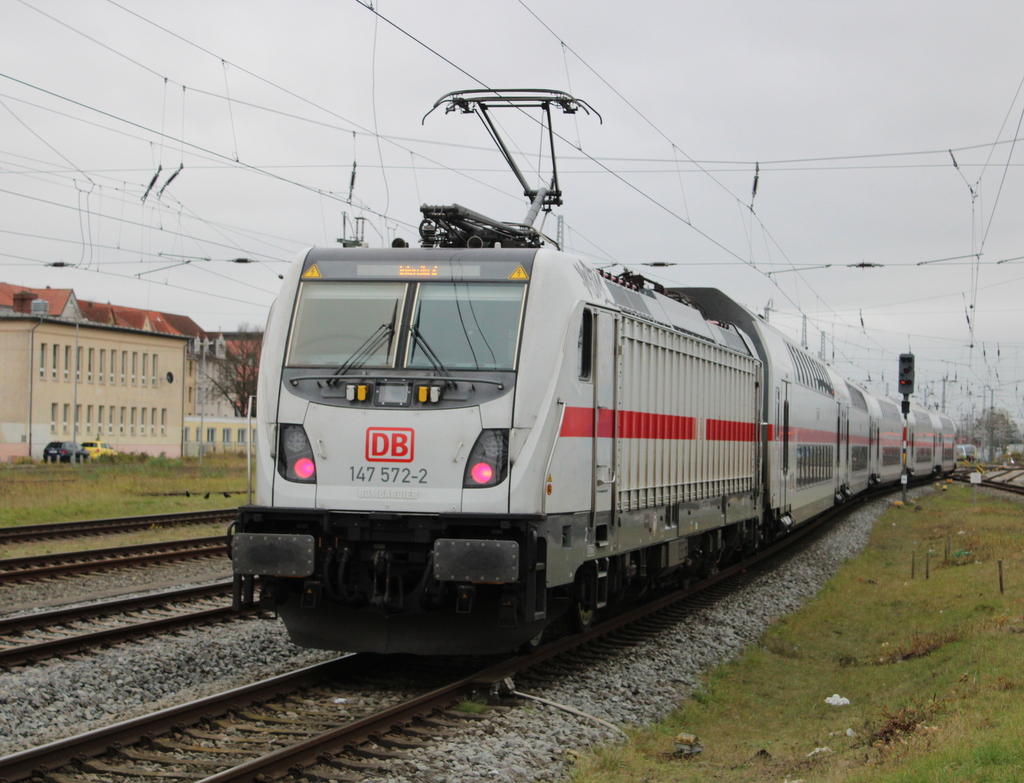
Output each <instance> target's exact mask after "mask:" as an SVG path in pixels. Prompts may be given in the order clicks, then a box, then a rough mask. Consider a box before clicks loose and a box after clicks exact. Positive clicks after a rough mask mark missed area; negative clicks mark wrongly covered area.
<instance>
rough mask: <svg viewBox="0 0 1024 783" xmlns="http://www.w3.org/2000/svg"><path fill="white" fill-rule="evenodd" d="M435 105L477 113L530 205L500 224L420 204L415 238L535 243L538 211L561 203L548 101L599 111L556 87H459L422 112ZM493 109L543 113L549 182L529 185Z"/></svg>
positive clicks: (426, 243) (458, 209)
mask: <svg viewBox="0 0 1024 783" xmlns="http://www.w3.org/2000/svg"><path fill="white" fill-rule="evenodd" d="M441 104H446V106H445V114H448V113H450V112H453V111H459V112H462V113H463V114H476V115H477V116H478V117H480V120H481V122H483V124H484V127H485V128H486V129H487V132H488V133H489V134H490V136H491V139H493V140H494V143H495V144H497V145H498V150H499V151H500V152H501V154H502V157H504V158H505V162H506V163H508V165H509V167H510V168H511V169H512V172H513V173H514V174H515V175H516V178H517V179H518V180H519V184H520V185H522V186H523V195H524V196H526V198H527V199H529V201H530V208H529V210H528V211H527V213H526V218H525V219H524V220H523V222H522V223H503V222H501V221H498V220H494V219H492V218H489V217H487V216H486V215H481V214H480V213H478V212H473V211H472V210H470V209H466V208H465V207H462V206H459V205H458V204H452V205H451V206H430V205H427V204H424V205H423V206H422V207H420V211H421V212H422V213H423V221H422V222H421V223H420V241H421V243H422V245H423V247H484V246H493V245H500V246H501V247H540V246H541V244H543V239H544V237H543V236H542V234H541V233H540V232H539V231H538V230H537V229H535V228H534V227H533V223H534V221H535V220H536V219H537V215H538V214H539V213H540V211H541V210H544V211H545V212H549V211H550V210H551V207H553V206H561V204H562V191H561V189H560V188H559V186H558V165H557V163H556V162H555V134H554V130H553V129H552V126H551V106H552V104H554V105H555V106H557V107H558V108H560V109H561V110H562V112H563V113H565V114H575V113H576V112H578V111H579V110H580V109H582V110H583V111H584V112H585V113H587V114H591V113H593V114H596V115H597V118H598V120H601V115H600V114H597V112H596V111H595V110H594V109H593V108H592V107H591V106H590V105H588V104H587V103H585V102H584V101H581V100H579V99H578V98H574V97H573V96H571V95H569V94H568V93H566V92H561V91H560V90H539V89H523V90H459V91H457V92H450V93H448V94H446V95H443V96H441V97H440V98H438V100H437V101H436V102H435V103H434V105H433V106H432V107H431V109H430V111H428V112H427V113H426V114H425V115H423V120H424V121H426V119H427V117H428V116H430V113H431V112H433V111H434V109H436V108H437V107H438V106H440V105H441ZM495 108H515V109H519V110H520V111H522V110H523V109H531V108H539V109H541V111H542V112H543V113H544V117H543V119H542V121H541V122H542V124H543V123H546V124H547V130H548V146H549V151H550V154H551V181H550V183H549V185H548V186H547V187H539V188H531V187H530V185H529V183H527V181H526V177H524V176H523V172H522V171H521V170H520V168H519V166H518V165H517V164H516V162H515V159H514V158H513V157H512V153H511V151H510V150H509V148H508V146H506V144H505V141H504V139H502V137H501V134H500V133H498V128H497V126H496V125H495V123H494V120H493V118H492V117H491V114H490V112H491V110H492V109H495Z"/></svg>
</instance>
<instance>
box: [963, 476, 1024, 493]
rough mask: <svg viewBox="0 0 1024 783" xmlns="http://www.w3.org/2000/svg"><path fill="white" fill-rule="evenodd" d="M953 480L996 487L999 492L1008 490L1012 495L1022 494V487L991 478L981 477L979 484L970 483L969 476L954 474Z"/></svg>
mask: <svg viewBox="0 0 1024 783" xmlns="http://www.w3.org/2000/svg"><path fill="white" fill-rule="evenodd" d="M955 480H956V481H958V482H959V483H961V484H969V485H970V486H975V487H978V486H981V487H988V488H989V489H998V490H999V491H1001V492H1009V493H1011V494H1013V495H1024V487H1022V486H1020V485H1017V484H1007V483H1006V482H1003V481H993V480H992V479H982V480H981V484H971V481H970V479H969V478H962V477H960V476H956V477H955Z"/></svg>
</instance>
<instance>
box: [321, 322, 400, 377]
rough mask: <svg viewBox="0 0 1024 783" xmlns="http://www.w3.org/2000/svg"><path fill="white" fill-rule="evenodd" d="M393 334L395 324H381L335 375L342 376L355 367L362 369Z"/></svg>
mask: <svg viewBox="0 0 1024 783" xmlns="http://www.w3.org/2000/svg"><path fill="white" fill-rule="evenodd" d="M394 333H395V322H394V321H392V322H391V323H389V324H381V325H380V326H378V327H377V330H376V331H375V332H374V333H373V334H371V335H370V336H369V337H367V338H366V340H365V341H364V342H363V344H362V345H360V346H359V347H358V348H357V349H356V350H355V351H354V352H353V354H352V355H351V356H350V357H349V358H348V360H347V361H346V362H345V363H344V364H342V365H341V366H340V367H339V368H338V369H337V370H335V372H334V374H335V375H344V374H345V373H347V372H348V371H349V370H354V369H356V368H357V367H362V366H363V365H364V364H366V362H367V360H368V359H369V358H370V357H371V356H373V354H375V353H376V352H377V349H378V348H380V346H381V345H383V344H384V343H385V342H386V341H387V340H390V339H391V336H392V335H393V334H394Z"/></svg>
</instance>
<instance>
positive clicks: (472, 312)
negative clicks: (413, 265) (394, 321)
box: [406, 283, 526, 370]
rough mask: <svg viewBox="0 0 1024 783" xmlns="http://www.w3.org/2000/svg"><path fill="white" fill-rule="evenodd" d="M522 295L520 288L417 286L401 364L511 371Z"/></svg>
mask: <svg viewBox="0 0 1024 783" xmlns="http://www.w3.org/2000/svg"><path fill="white" fill-rule="evenodd" d="M525 291H526V286H524V285H521V284H508V283H421V284H420V286H419V294H418V296H417V298H416V308H415V311H414V312H413V315H412V324H411V325H410V327H409V351H408V357H409V358H408V360H407V365H406V366H408V367H410V368H417V369H423V368H429V367H434V366H435V365H438V364H439V365H441V366H443V367H445V368H446V369H448V370H514V369H515V363H516V346H517V345H518V343H519V322H520V316H521V314H522V310H523V294H524V292H525Z"/></svg>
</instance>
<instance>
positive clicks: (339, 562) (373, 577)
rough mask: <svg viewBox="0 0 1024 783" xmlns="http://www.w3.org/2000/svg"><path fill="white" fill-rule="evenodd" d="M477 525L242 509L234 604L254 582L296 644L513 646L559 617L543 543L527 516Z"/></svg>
mask: <svg viewBox="0 0 1024 783" xmlns="http://www.w3.org/2000/svg"><path fill="white" fill-rule="evenodd" d="M481 521H482V520H473V519H471V518H465V517H446V518H441V517H434V516H429V515H426V516H418V517H411V516H410V517H406V516H403V515H390V516H389V517H388V518H386V519H375V518H371V517H369V516H362V515H358V516H357V515H338V514H334V513H330V512H327V513H323V512H320V513H318V512H310V511H309V510H302V511H300V510H297V509H296V510H294V511H292V512H291V513H289V512H288V511H282V510H280V509H267V508H258V507H247V508H243V509H241V515H240V518H239V521H238V523H237V525H236V528H235V530H234V532H233V534H232V535H231V547H230V548H231V557H232V561H233V566H234V571H235V580H236V604H237V605H239V606H243V605H246V603H247V602H248V601H251V600H252V591H253V586H254V578H257V579H258V581H259V585H260V591H261V595H260V605H261V607H264V608H272V609H274V610H275V611H277V612H278V613H279V614H280V616H281V618H282V620H283V621H284V623H285V625H286V627H287V628H288V633H289V634H290V636H291V639H292V641H293V642H294V643H295V644H297V645H299V646H301V647H312V648H318V649H325V650H339V651H345V652H381V653H415V654H421V655H478V654H491V653H502V652H508V651H510V650H514V649H515V648H516V647H518V646H519V645H521V644H523V643H525V642H528V641H530V640H531V639H534V638H535V637H536V636H537V635H538V634H540V633H541V631H543V629H544V627H545V626H546V625H547V624H548V623H549V622H550V620H551V617H552V614H553V611H552V610H555V609H556V607H554V606H552V607H549V606H547V600H546V598H547V596H546V589H545V587H544V583H545V581H544V576H545V575H544V570H543V565H542V564H543V561H544V559H545V558H544V549H545V547H544V544H543V541H538V538H537V536H536V533H535V532H533V531H534V527H533V525H531V524H530V521H529V520H523V519H519V520H509V519H504V520H501V521H500V523H499V522H498V521H497V520H494V519H488V520H486V524H485V525H481V524H479V523H480V522H481ZM496 523H498V524H497V528H496ZM247 595H248V598H246V596H247Z"/></svg>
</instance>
